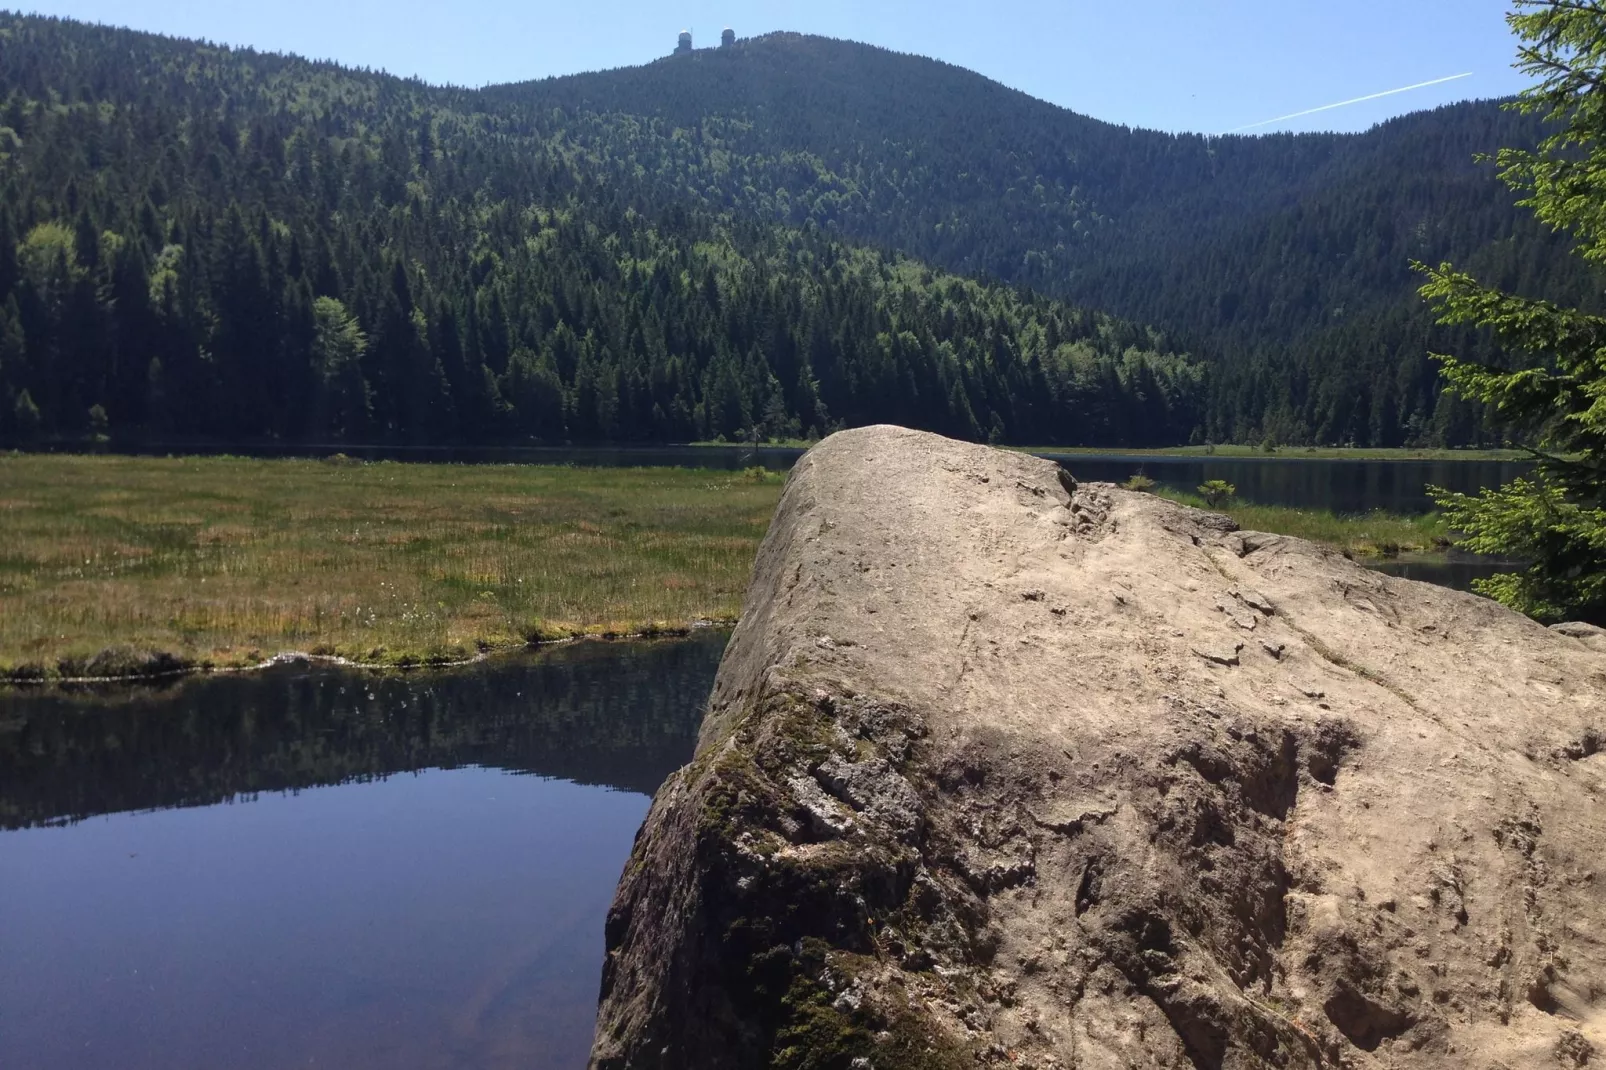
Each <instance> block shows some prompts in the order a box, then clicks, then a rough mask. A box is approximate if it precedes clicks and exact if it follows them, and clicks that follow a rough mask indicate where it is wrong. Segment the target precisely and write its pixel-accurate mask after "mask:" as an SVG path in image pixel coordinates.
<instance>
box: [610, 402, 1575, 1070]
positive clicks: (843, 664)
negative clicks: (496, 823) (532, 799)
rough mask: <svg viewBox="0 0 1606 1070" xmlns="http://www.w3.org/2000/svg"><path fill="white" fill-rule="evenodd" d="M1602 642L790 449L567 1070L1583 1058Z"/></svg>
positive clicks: (1030, 483)
mask: <svg viewBox="0 0 1606 1070" xmlns="http://www.w3.org/2000/svg"><path fill="white" fill-rule="evenodd" d="M1603 791H1606V649H1603V647H1602V645H1601V643H1600V641H1599V636H1598V635H1597V634H1596V633H1595V632H1593V631H1591V630H1589V629H1585V628H1574V629H1566V628H1563V629H1558V630H1549V629H1546V628H1544V627H1541V626H1540V625H1538V624H1535V623H1533V622H1531V621H1529V620H1527V619H1525V618H1523V617H1520V616H1518V615H1516V614H1514V613H1511V612H1508V611H1507V610H1505V609H1503V608H1501V607H1499V606H1497V605H1495V604H1494V603H1492V602H1489V601H1487V600H1485V599H1482V598H1478V597H1475V596H1472V595H1467V594H1459V593H1455V592H1452V591H1448V590H1441V589H1439V588H1435V587H1431V586H1428V585H1426V584H1421V583H1414V582H1411V581H1407V580H1399V579H1393V578H1388V577H1384V576H1381V575H1378V574H1376V573H1373V572H1369V571H1367V570H1365V569H1363V568H1360V567H1358V566H1356V565H1355V564H1353V563H1351V562H1350V561H1347V560H1345V559H1344V558H1343V557H1341V556H1339V555H1337V554H1334V553H1330V552H1327V551H1324V550H1322V549H1319V548H1317V547H1315V546H1312V545H1310V544H1308V543H1304V542H1301V541H1298V540H1295V539H1290V538H1285V537H1281V536H1277V535H1267V534H1259V533H1254V532H1241V531H1234V530H1233V525H1232V524H1231V522H1230V521H1228V520H1227V519H1226V518H1224V517H1220V516H1215V515H1212V514H1207V513H1201V512H1197V511H1193V510H1189V509H1185V508H1181V507H1179V506H1176V505H1173V504H1170V503H1168V502H1165V501H1163V500H1161V499H1158V498H1155V497H1152V496H1148V495H1143V494H1137V493H1130V492H1127V491H1123V490H1120V489H1117V488H1115V487H1112V486H1108V485H1086V486H1081V487H1077V486H1076V485H1075V483H1074V482H1073V481H1072V480H1071V479H1070V478H1069V477H1068V476H1067V475H1066V474H1065V473H1063V472H1061V470H1060V469H1059V468H1058V467H1057V466H1055V465H1053V464H1051V463H1049V462H1045V461H1041V460H1037V459H1034V458H1031V457H1026V456H1022V455H1017V454H1013V453H1006V452H1000V451H995V450H990V449H986V448H984V447H979V446H973V445H968V444H963V443H958V442H952V441H949V440H946V439H942V438H938V437H936V436H932V435H925V434H919V433H915V432H910V431H905V430H902V429H898V428H888V427H879V428H868V429H864V430H860V431H852V432H847V433H844V434H840V435H836V436H833V437H832V438H830V439H828V440H827V441H825V442H824V443H822V444H821V445H820V446H819V447H818V448H816V449H815V450H814V451H813V452H811V453H810V454H809V455H808V456H807V457H805V458H804V459H803V461H802V462H801V463H800V464H799V465H798V467H797V470H796V471H795V473H794V474H793V476H792V478H791V481H790V483H789V484H788V486H787V489H786V493H785V496H784V498H783V500H782V503H781V507H780V509H779V511H778V513H777V515H776V518H775V521H774V524H773V526H772V528H771V530H770V533H769V537H768V539H767V540H766V542H765V544H764V547H763V550H762V551H761V553H760V556H759V560H758V563H757V565H756V567H755V573H754V577H753V584H752V588H751V591H750V592H749V594H748V598H747V605H746V608H745V611H744V613H743V616H742V623H741V626H740V627H739V628H738V629H737V631H736V634H735V636H734V638H733V640H732V642H731V645H730V649H729V651H728V652H727V653H726V655H725V660H724V663H723V665H722V667H721V669H720V673H719V679H718V682H717V684H716V686H715V689H714V694H713V697H712V700H711V704H710V707H709V711H708V715H707V719H706V721H705V722H704V726H703V732H702V738H701V744H700V747H699V751H698V755H697V757H696V759H695V760H694V761H693V762H692V764H691V765H689V766H688V767H687V768H686V769H684V770H682V771H681V772H680V773H679V774H677V775H676V776H675V777H674V778H672V779H671V780H670V781H669V782H668V783H667V784H666V785H665V786H664V788H663V790H662V791H661V792H660V793H659V795H658V797H657V799H656V801H655V802H654V805H653V808H652V812H651V814H650V816H649V818H648V820H647V822H646V825H645V826H644V828H643V830H642V832H641V835H640V837H639V839H638V841H637V844H636V849H635V854H634V857H633V859H632V861H631V863H630V866H629V868H628V869H627V871H626V873H625V875H624V878H623V880H622V882H621V884H620V887H619V891H618V895H617V899H616V901H615V905H614V908H613V911H612V913H611V915H610V919H609V924H608V931H607V946H608V959H607V963H606V965H605V968H604V969H605V972H604V980H603V999H602V1007H601V1018H600V1021H599V1024H598V1028H597V1039H596V1046H595V1049H594V1053H593V1065H594V1066H597V1067H602V1068H610V1070H611V1068H621V1067H699V1068H703V1067H743V1068H746V1067H759V1066H785V1067H822V1068H823V1067H843V1068H868V1067H876V1068H882V1070H888V1068H894V1067H973V1066H978V1065H980V1066H992V1065H996V1066H1011V1067H1037V1068H1050V1067H1061V1068H1070V1067H1088V1068H1095V1067H1097V1068H1102V1067H1111V1068H1114V1067H1200V1068H1215V1067H1228V1068H1239V1067H1317V1066H1345V1067H1444V1068H1449V1067H1455V1068H1477V1070H1496V1068H1506V1070H1517V1068H1521V1067H1547V1068H1550V1067H1557V1066H1561V1067H1578V1066H1587V1065H1606V872H1603V869H1606V798H1603V794H1602V793H1603Z"/></svg>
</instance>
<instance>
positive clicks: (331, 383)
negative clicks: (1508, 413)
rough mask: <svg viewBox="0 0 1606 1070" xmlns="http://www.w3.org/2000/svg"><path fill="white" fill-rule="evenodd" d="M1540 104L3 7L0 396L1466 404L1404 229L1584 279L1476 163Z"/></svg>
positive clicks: (275, 429)
mask: <svg viewBox="0 0 1606 1070" xmlns="http://www.w3.org/2000/svg"><path fill="white" fill-rule="evenodd" d="M1536 129H1537V128H1535V127H1534V126H1533V125H1532V123H1531V122H1530V121H1528V120H1523V119H1519V118H1517V117H1514V116H1511V115H1509V114H1506V113H1503V112H1501V111H1500V110H1499V109H1498V108H1497V107H1496V106H1495V105H1492V104H1477V105H1465V106H1461V107H1458V108H1452V109H1444V110H1442V111H1439V112H1434V113H1428V114H1422V115H1416V116H1411V117H1408V118H1406V119H1402V120H1399V121H1397V122H1395V123H1392V124H1388V125H1386V126H1384V127H1381V128H1379V129H1378V130H1376V131H1373V132H1372V133H1370V134H1367V135H1364V136H1360V137H1337V136H1319V137H1272V138H1259V139H1244V138H1218V139H1205V138H1201V137H1173V136H1170V135H1162V134H1156V133H1152V132H1146V131H1130V130H1127V129H1125V128H1120V127H1113V126H1110V125H1108V124H1104V123H1099V122H1097V121H1094V120H1091V119H1086V118H1083V117H1080V116H1077V115H1074V114H1072V113H1070V112H1066V111H1064V110H1062V109H1058V108H1055V107H1053V106H1051V105H1048V104H1045V103H1042V102H1040V101H1035V100H1032V99H1031V98H1029V97H1026V96H1024V95H1022V94H1019V93H1015V92H1013V91H1011V90H1008V89H1006V88H1004V87H1002V86H999V85H997V84H996V83H992V82H989V81H987V80H985V79H983V78H980V77H979V76H976V75H974V74H970V73H968V72H965V71H961V70H959V69H957V68H953V67H950V66H947V65H944V64H940V63H936V62H933V61H930V60H924V59H919V58H916V57H909V56H901V55H897V54H893V53H888V52H885V51H882V50H878V49H873V48H869V47H866V46H860V45H853V44H848V43H844V42H836V41H824V40H820V39H814V38H801V37H796V36H792V35H776V36H772V37H768V38H762V39H757V40H754V41H747V42H741V43H739V44H738V45H737V46H735V47H734V48H731V49H725V50H719V51H712V50H711V51H704V52H697V53H694V54H693V55H691V56H689V57H676V58H670V59H664V60H660V61H657V62H655V63H652V64H648V65H646V66H644V67H639V68H630V69H626V70H621V71H612V72H605V73H601V74H594V75H584V76H579V77H574V78H565V79H555V80H548V81H544V82H535V83H528V84H525V85H519V86H507V87H500V88H495V89H489V90H483V91H468V90H459V89H448V88H435V87H429V86H426V85H423V84H421V83H418V82H415V81H404V80H399V79H395V78H391V77H388V76H384V75H378V74H372V73H368V72H358V71H351V70H345V69H342V68H339V67H335V66H332V65H327V64H315V63H309V62H306V61H302V60H298V59H294V58H288V57H280V56H272V55H262V54H257V53H253V52H249V51H240V50H232V51H231V50H227V49H219V48H213V47H209V46H204V45H200V44H196V43H193V42H183V41H174V40H170V39H165V38H160V37H154V36H150V35H144V34H137V33H132V32H128V31H119V30H112V29H106V28H101V27H92V26H86V25H82V24H77V23H72V22H63V21H57V20H47V19H38V18H31V17H29V18H24V17H19V16H13V15H0V435H3V436H5V437H7V438H11V439H24V438H28V437H31V436H75V435H81V434H85V433H91V432H96V431H105V432H108V433H111V434H113V435H137V436H143V437H147V438H173V437H186V436H200V437H208V438H213V439H221V440H247V439H249V440H262V439H282V440H318V441H338V440H348V441H359V440H360V441H394V442H408V443H428V442H453V441H473V442H487V443H490V442H509V443H511V442H529V441H544V442H557V441H566V440H602V439H610V440H631V439H636V440H647V439H655V440H663V439H690V438H702V437H714V436H718V435H725V436H728V437H733V436H736V435H738V434H742V433H744V432H746V431H747V430H748V429H751V428H754V427H756V428H758V429H759V431H760V433H763V434H767V435H772V436H783V435H794V434H810V433H818V432H824V431H827V430H829V429H831V428H833V427H835V426H841V425H853V424H859V423H865V422H872V421H880V420H892V421H897V422H901V423H906V424H910V425H913V426H918V427H924V428H929V429H932V430H938V431H943V432H947V433H950V434H956V435H963V436H966V437H975V438H983V439H994V440H1002V441H1015V442H1041V443H1063V444H1099V445H1117V444H1123V445H1158V444H1169V443H1174V442H1184V441H1189V440H1194V441H1202V440H1205V439H1210V440H1214V441H1226V440H1236V441H1259V440H1260V439H1261V438H1263V437H1267V436H1270V437H1274V438H1277V439H1279V440H1282V441H1289V442H1298V441H1321V442H1343V441H1355V442H1360V443H1375V444H1400V443H1404V442H1412V443H1447V444H1461V443H1467V442H1474V441H1479V440H1481V439H1482V438H1483V437H1484V435H1485V434H1486V433H1485V432H1483V431H1482V429H1481V425H1480V421H1479V418H1478V414H1477V412H1476V410H1475V409H1474V408H1472V407H1470V406H1468V405H1466V404H1465V403H1461V402H1456V401H1450V400H1445V399H1442V398H1441V397H1440V393H1439V388H1438V383H1437V380H1436V377H1435V373H1434V371H1433V369H1432V366H1431V365H1430V363H1429V362H1428V360H1427V357H1426V351H1427V349H1428V348H1429V343H1430V341H1433V342H1435V344H1439V345H1451V344H1456V345H1459V346H1460V349H1461V351H1463V352H1466V351H1468V348H1469V346H1470V345H1471V343H1469V342H1467V340H1465V339H1457V338H1447V337H1445V336H1444V335H1442V334H1440V335H1438V336H1437V337H1435V336H1434V331H1433V329H1432V328H1431V327H1430V326H1429V319H1428V317H1427V315H1426V314H1425V312H1424V310H1422V309H1421V308H1420V307H1419V305H1418V303H1417V302H1416V300H1415V298H1414V293H1413V285H1414V284H1413V279H1412V277H1411V275H1410V272H1409V270H1408V266H1407V261H1408V260H1409V259H1410V258H1411V257H1417V258H1420V259H1424V260H1430V261H1436V260H1438V259H1442V258H1445V257H1454V258H1457V259H1458V260H1459V261H1460V262H1463V263H1466V264H1469V265H1471V266H1473V267H1474V268H1481V269H1483V270H1485V271H1486V272H1488V273H1491V274H1492V276H1493V277H1494V278H1495V279H1496V281H1502V282H1508V283H1510V284H1512V285H1514V286H1516V287H1517V288H1519V289H1522V288H1529V289H1534V290H1544V291H1546V292H1549V293H1553V294H1555V295H1557V296H1562V297H1574V296H1577V295H1580V294H1582V293H1585V292H1587V290H1588V288H1589V284H1590V280H1588V279H1585V278H1584V277H1582V274H1581V270H1580V269H1579V268H1578V267H1577V266H1576V265H1575V264H1574V263H1572V262H1570V258H1564V257H1560V256H1558V255H1557V243H1556V241H1555V239H1553V238H1550V237H1548V236H1546V235H1544V234H1542V233H1540V232H1539V231H1538V230H1537V228H1535V227H1534V226H1533V225H1532V224H1531V223H1529V222H1528V221H1526V219H1525V217H1524V216H1523V214H1522V213H1521V211H1520V210H1518V209H1515V208H1513V207H1512V205H1511V204H1510V195H1509V192H1508V191H1506V190H1505V188H1504V187H1503V186H1501V185H1500V184H1499V183H1498V182H1497V181H1496V180H1495V179H1494V178H1493V175H1492V174H1491V173H1490V172H1489V171H1488V170H1487V169H1480V168H1479V167H1477V166H1476V165H1474V164H1473V163H1472V160H1471V157H1472V154H1473V153H1474V152H1476V151H1480V150H1492V149H1494V148H1496V147H1498V146H1500V145H1503V144H1513V143H1520V142H1524V141H1529V142H1531V141H1532V140H1534V139H1535V136H1536ZM1480 258H1481V260H1480ZM986 279H992V280H996V281H978V280H986ZM1017 287H1030V289H1024V288H1017ZM1066 302H1074V303H1075V304H1068V303H1066ZM1095 308H1096V309H1101V310H1104V311H1101V312H1092V311H1087V309H1095ZM1105 312H1110V313H1113V315H1107V314H1104V313H1105ZM1115 316H1120V317H1124V318H1114V317H1115ZM1139 323H1151V324H1156V325H1158V329H1156V328H1149V327H1140V326H1136V325H1135V324H1139ZM1190 354H1191V355H1190Z"/></svg>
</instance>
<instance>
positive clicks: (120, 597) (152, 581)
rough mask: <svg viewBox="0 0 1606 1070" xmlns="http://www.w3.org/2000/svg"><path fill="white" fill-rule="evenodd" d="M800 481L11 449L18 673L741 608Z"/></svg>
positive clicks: (404, 649) (356, 650)
mask: <svg viewBox="0 0 1606 1070" xmlns="http://www.w3.org/2000/svg"><path fill="white" fill-rule="evenodd" d="M780 482H781V477H780V476H778V475H775V474H773V473H763V472H761V471H756V472H751V473H745V474H744V473H736V472H709V471H694V470H687V469H673V468H651V469H642V468H630V469H620V468H614V469H607V468H568V467H531V466H488V465H487V466H466V465H427V464H386V463H381V464H363V463H359V462H351V461H345V460H344V459H341V458H336V459H335V460H333V461H298V460H273V461H263V460H246V459H240V458H230V457H208V458H137V457H84V456H55V455H17V454H12V455H0V606H3V607H4V608H3V612H0V674H3V675H5V676H9V677H11V678H13V679H15V678H41V677H53V676H85V675H88V676H105V675H123V674H127V673H138V672H142V671H143V672H149V671H152V670H153V669H158V668H180V667H185V666H193V665H212V666H219V667H221V666H236V665H246V664H253V663H256V662H259V661H260V660H261V659H262V658H264V657H266V656H272V655H273V654H276V653H280V652H283V651H291V650H298V651H306V652H309V653H317V654H331V655H341V656H345V657H349V658H352V659H354V660H358V661H363V662H369V663H376V664H387V665H404V664H411V663H421V662H428V661H441V660H453V659H458V658H462V657H467V656H471V655H472V654H474V653H475V652H477V651H482V650H487V649H495V648H499V647H507V646H519V645H523V644H525V643H527V642H530V641H533V640H540V639H551V638H560V637H564V636H570V635H580V634H606V633H618V634H624V633H641V632H651V631H655V630H673V629H680V628H685V627H687V626H689V625H690V624H691V623H693V622H696V621H702V620H716V621H719V620H730V619H732V618H734V617H735V616H736V614H737V613H738V611H739V609H740V606H741V599H742V594H743V592H744V590H745V588H746V586H747V579H748V571H749V569H750V568H751V566H752V561H753V556H754V554H755V551H756V549H757V547H758V543H759V540H760V539H762V538H763V535H764V531H765V529H766V527H767V526H768V524H769V518H770V514H771V512H772V511H773V510H774V507H775V503H776V500H777V499H778V497H779V493H780ZM153 652H159V653H160V654H161V655H163V656H162V657H160V658H155V657H153Z"/></svg>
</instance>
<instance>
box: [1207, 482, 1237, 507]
mask: <svg viewBox="0 0 1606 1070" xmlns="http://www.w3.org/2000/svg"><path fill="white" fill-rule="evenodd" d="M1237 496H1238V488H1237V487H1235V486H1233V485H1232V484H1231V483H1228V482H1227V481H1226V480H1225V479H1211V480H1207V481H1206V482H1204V483H1201V484H1200V485H1199V497H1201V498H1203V499H1204V500H1205V504H1206V505H1208V506H1209V507H1210V508H1212V509H1220V508H1222V507H1223V506H1226V505H1228V504H1230V503H1231V502H1232V500H1233V499H1234V498H1236V497H1237Z"/></svg>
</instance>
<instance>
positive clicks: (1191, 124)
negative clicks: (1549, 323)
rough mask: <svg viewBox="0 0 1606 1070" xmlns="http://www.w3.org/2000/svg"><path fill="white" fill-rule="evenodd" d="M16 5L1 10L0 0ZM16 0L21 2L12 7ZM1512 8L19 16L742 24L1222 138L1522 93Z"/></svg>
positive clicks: (508, 59)
mask: <svg viewBox="0 0 1606 1070" xmlns="http://www.w3.org/2000/svg"><path fill="white" fill-rule="evenodd" d="M3 2H5V0H0V3H3ZM13 2H16V0H13ZM1507 7H1508V4H1507V2H1506V0H1339V2H1336V3H1335V2H1332V0H1149V2H1148V3H1146V4H1140V3H1136V2H1132V0H1058V2H1055V0H992V2H989V3H976V2H969V0H856V2H854V0H809V2H800V0H747V2H737V0H724V2H707V0H684V2H678V3H665V2H662V0H577V2H567V3H551V2H542V0H525V2H514V0H454V2H451V3H443V2H441V0H429V2H426V0H274V2H260V0H259V2H251V3H242V2H239V0H33V2H32V3H31V4H27V3H26V0H24V9H25V10H32V11H37V12H39V13H42V14H51V15H64V16H70V17H74V18H81V19H88V20H91V21H96V22H109V23H113V24H116V25H125V26H133V27H135V28H137V29H144V30H155V31H159V32H162V33H169V34H174V35H177V36H183V37H204V38H207V39H209V40H213V41H218V42H222V43H227V44H236V45H251V46H253V47H256V48H259V49H263V50H268V51H286V52H295V53H299V54H301V55H306V56H312V57H315V58H320V59H334V60H338V61H340V62H342V63H347V64H351V65H356V66H368V67H377V68H383V69H385V70H388V71H391V72H393V73H396V74H402V75H417V76H419V77H422V78H424V79H425V80H427V81H431V82H451V83H455V84H459V85H482V84H485V83H491V82H507V81H522V80H525V79H530V78H540V77H545V76H547V75H552V74H568V73H572V72H575V71H584V70H596V69H599V68H608V67H619V66H627V65H632V64H636V63H642V62H645V61H647V60H650V59H653V58H655V57H657V56H660V55H663V54H665V53H667V52H669V51H670V50H671V49H672V48H673V46H674V40H675V35H676V33H677V32H678V31H679V30H681V29H682V28H687V27H689V28H693V29H695V30H696V32H697V44H698V45H699V47H706V46H708V45H712V44H715V43H717V41H718V36H719V31H720V29H721V28H723V27H724V26H726V25H730V26H733V27H735V29H736V31H737V33H738V34H740V35H741V36H743V37H747V36H753V35H756V34H760V33H765V32H768V31H772V30H798V31H803V32H806V33H818V34H825V35H828V36H832V37H846V38H852V39H854V40H859V41H868V42H870V43H872V44H877V45H883V46H885V47H888V48H894V49H898V50H899V51H904V52H915V53H920V54H922V55H928V56H934V57H936V58H938V59H943V60H947V61H948V62H950V63H956V64H958V65H960V66H962V67H968V68H970V69H972V70H975V71H979V72H981V73H982V74H985V75H987V76H988V77H990V78H995V79H997V80H999V81H1001V82H1004V83H1006V84H1007V85H1011V86H1014V87H1015V88H1017V89H1021V90H1024V91H1026V92H1028V93H1031V94H1032V95H1033V96H1037V97H1042V98H1043V99H1045V100H1049V101H1053V102H1054V103H1056V104H1060V105H1063V106H1065V107H1068V108H1071V109H1074V110H1076V111H1079V112H1082V113H1084V114H1087V115H1092V116H1095V117H1097V118H1100V119H1105V120H1109V121H1111V122H1118V123H1127V124H1130V125H1134V126H1147V127H1153V128H1157V129H1162V130H1195V131H1205V132H1211V133H1221V132H1224V131H1228V130H1232V129H1236V128H1239V127H1243V126H1246V125H1248V124H1251V123H1258V122H1261V121H1263V120H1266V119H1271V118H1274V117H1277V116H1283V115H1288V114H1291V113H1294V112H1299V111H1303V110H1305V109H1308V108H1316V107H1320V106H1322V105H1327V104H1332V103H1335V102H1338V101H1344V100H1350V99H1353V98H1356V97H1362V96H1367V95H1369V94H1374V93H1380V92H1383V91H1386V90H1391V89H1396V88H1399V87H1402V86H1408V85H1414V84H1417V83H1421V82H1426V81H1431V80H1434V79H1439V78H1445V77H1448V76H1451V75H1458V74H1463V73H1469V72H1470V74H1471V77H1467V78H1461V79H1458V80H1456V81H1453V82H1446V83H1443V84H1440V85H1436V86H1430V87H1426V88H1422V89H1417V90H1413V91H1411V92H1408V93H1400V94H1397V95H1394V96H1389V97H1385V98H1382V99H1378V100H1373V101H1368V102H1366V103H1360V104H1354V105H1351V106H1348V107H1344V108H1337V109H1333V110H1330V111H1324V112H1321V113H1318V114H1315V115H1310V116H1306V117H1304V118H1301V119H1293V120H1289V121H1287V122H1283V123H1279V124H1275V125H1269V126H1265V127H1260V128H1258V129H1261V130H1266V131H1272V130H1357V129H1365V128H1366V127H1368V126H1370V125H1372V124H1373V123H1376V122H1378V121H1380V120H1382V119H1386V118H1388V117H1390V116H1392V115H1398V114H1401V113H1403V112H1407V111H1415V110H1418V109H1421V108H1431V107H1434V106H1437V105H1439V104H1443V103H1447V102H1450V101H1454V100H1464V99H1467V98H1469V97H1491V96H1503V95H1506V94H1508V93H1513V92H1516V91H1517V90H1519V89H1521V88H1522V87H1523V85H1524V81H1523V79H1522V77H1521V76H1520V75H1518V74H1517V73H1516V72H1515V71H1513V70H1512V69H1511V61H1512V57H1513V54H1514V51H1515V47H1514V43H1513V40H1512V38H1511V35H1510V32H1509V30H1508V28H1507V27H1506V25H1505V22H1504V19H1503V16H1504V14H1505V11H1506V9H1507Z"/></svg>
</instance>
